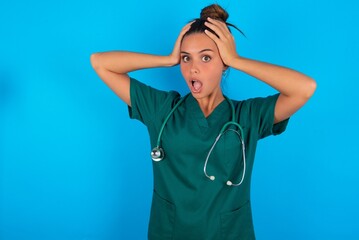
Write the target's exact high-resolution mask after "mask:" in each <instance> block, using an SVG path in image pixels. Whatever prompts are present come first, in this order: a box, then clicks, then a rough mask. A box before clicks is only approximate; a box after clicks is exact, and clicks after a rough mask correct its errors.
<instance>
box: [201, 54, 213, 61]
mask: <svg viewBox="0 0 359 240" xmlns="http://www.w3.org/2000/svg"><path fill="white" fill-rule="evenodd" d="M211 59H212V58H211V57H210V56H208V55H205V56H203V57H202V61H203V62H209V61H210V60H211Z"/></svg>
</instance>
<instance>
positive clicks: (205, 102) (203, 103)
mask: <svg viewBox="0 0 359 240" xmlns="http://www.w3.org/2000/svg"><path fill="white" fill-rule="evenodd" d="M223 100H224V96H223V94H222V92H220V93H217V94H211V95H209V96H207V97H204V98H197V102H198V105H199V107H200V108H201V110H202V112H203V114H204V116H205V117H208V116H209V115H211V113H212V112H213V110H214V109H215V108H216V107H217V106H218V105H219V104H220V103H221V102H222V101H223Z"/></svg>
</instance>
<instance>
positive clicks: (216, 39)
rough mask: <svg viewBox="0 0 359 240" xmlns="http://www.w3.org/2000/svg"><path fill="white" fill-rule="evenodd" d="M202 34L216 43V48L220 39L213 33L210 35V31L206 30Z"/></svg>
mask: <svg viewBox="0 0 359 240" xmlns="http://www.w3.org/2000/svg"><path fill="white" fill-rule="evenodd" d="M204 33H205V34H207V36H208V37H209V38H210V39H212V40H213V41H214V42H215V43H216V45H217V46H218V44H219V41H220V39H219V38H218V37H217V36H216V35H215V34H214V33H212V32H211V31H209V30H207V29H206V30H204Z"/></svg>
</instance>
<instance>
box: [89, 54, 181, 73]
mask: <svg viewBox="0 0 359 240" xmlns="http://www.w3.org/2000/svg"><path fill="white" fill-rule="evenodd" d="M91 62H92V65H93V66H94V68H104V69H106V70H108V71H111V72H114V73H118V74H126V73H129V72H132V71H136V70H140V69H145V68H155V67H169V66H173V65H175V64H176V63H175V62H174V61H173V59H172V58H171V57H170V56H158V55H151V54H143V53H135V52H125V51H112V52H102V53H95V54H92V55H91Z"/></svg>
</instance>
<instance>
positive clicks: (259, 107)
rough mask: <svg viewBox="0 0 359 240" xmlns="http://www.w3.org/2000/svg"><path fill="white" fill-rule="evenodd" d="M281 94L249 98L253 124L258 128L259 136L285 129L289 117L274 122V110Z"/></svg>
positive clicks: (274, 133) (276, 133)
mask: <svg viewBox="0 0 359 240" xmlns="http://www.w3.org/2000/svg"><path fill="white" fill-rule="evenodd" d="M278 96H279V94H275V95H272V96H268V97H265V98H253V99H249V100H247V104H248V106H247V107H248V108H249V109H248V110H249V113H250V114H249V116H250V121H251V125H252V126H254V127H256V128H257V129H258V136H259V138H265V137H267V136H270V135H278V134H281V133H282V132H284V131H285V129H286V127H287V125H288V121H289V118H288V119H286V120H283V121H281V122H279V123H276V124H274V110H275V105H276V102H277V99H278Z"/></svg>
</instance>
